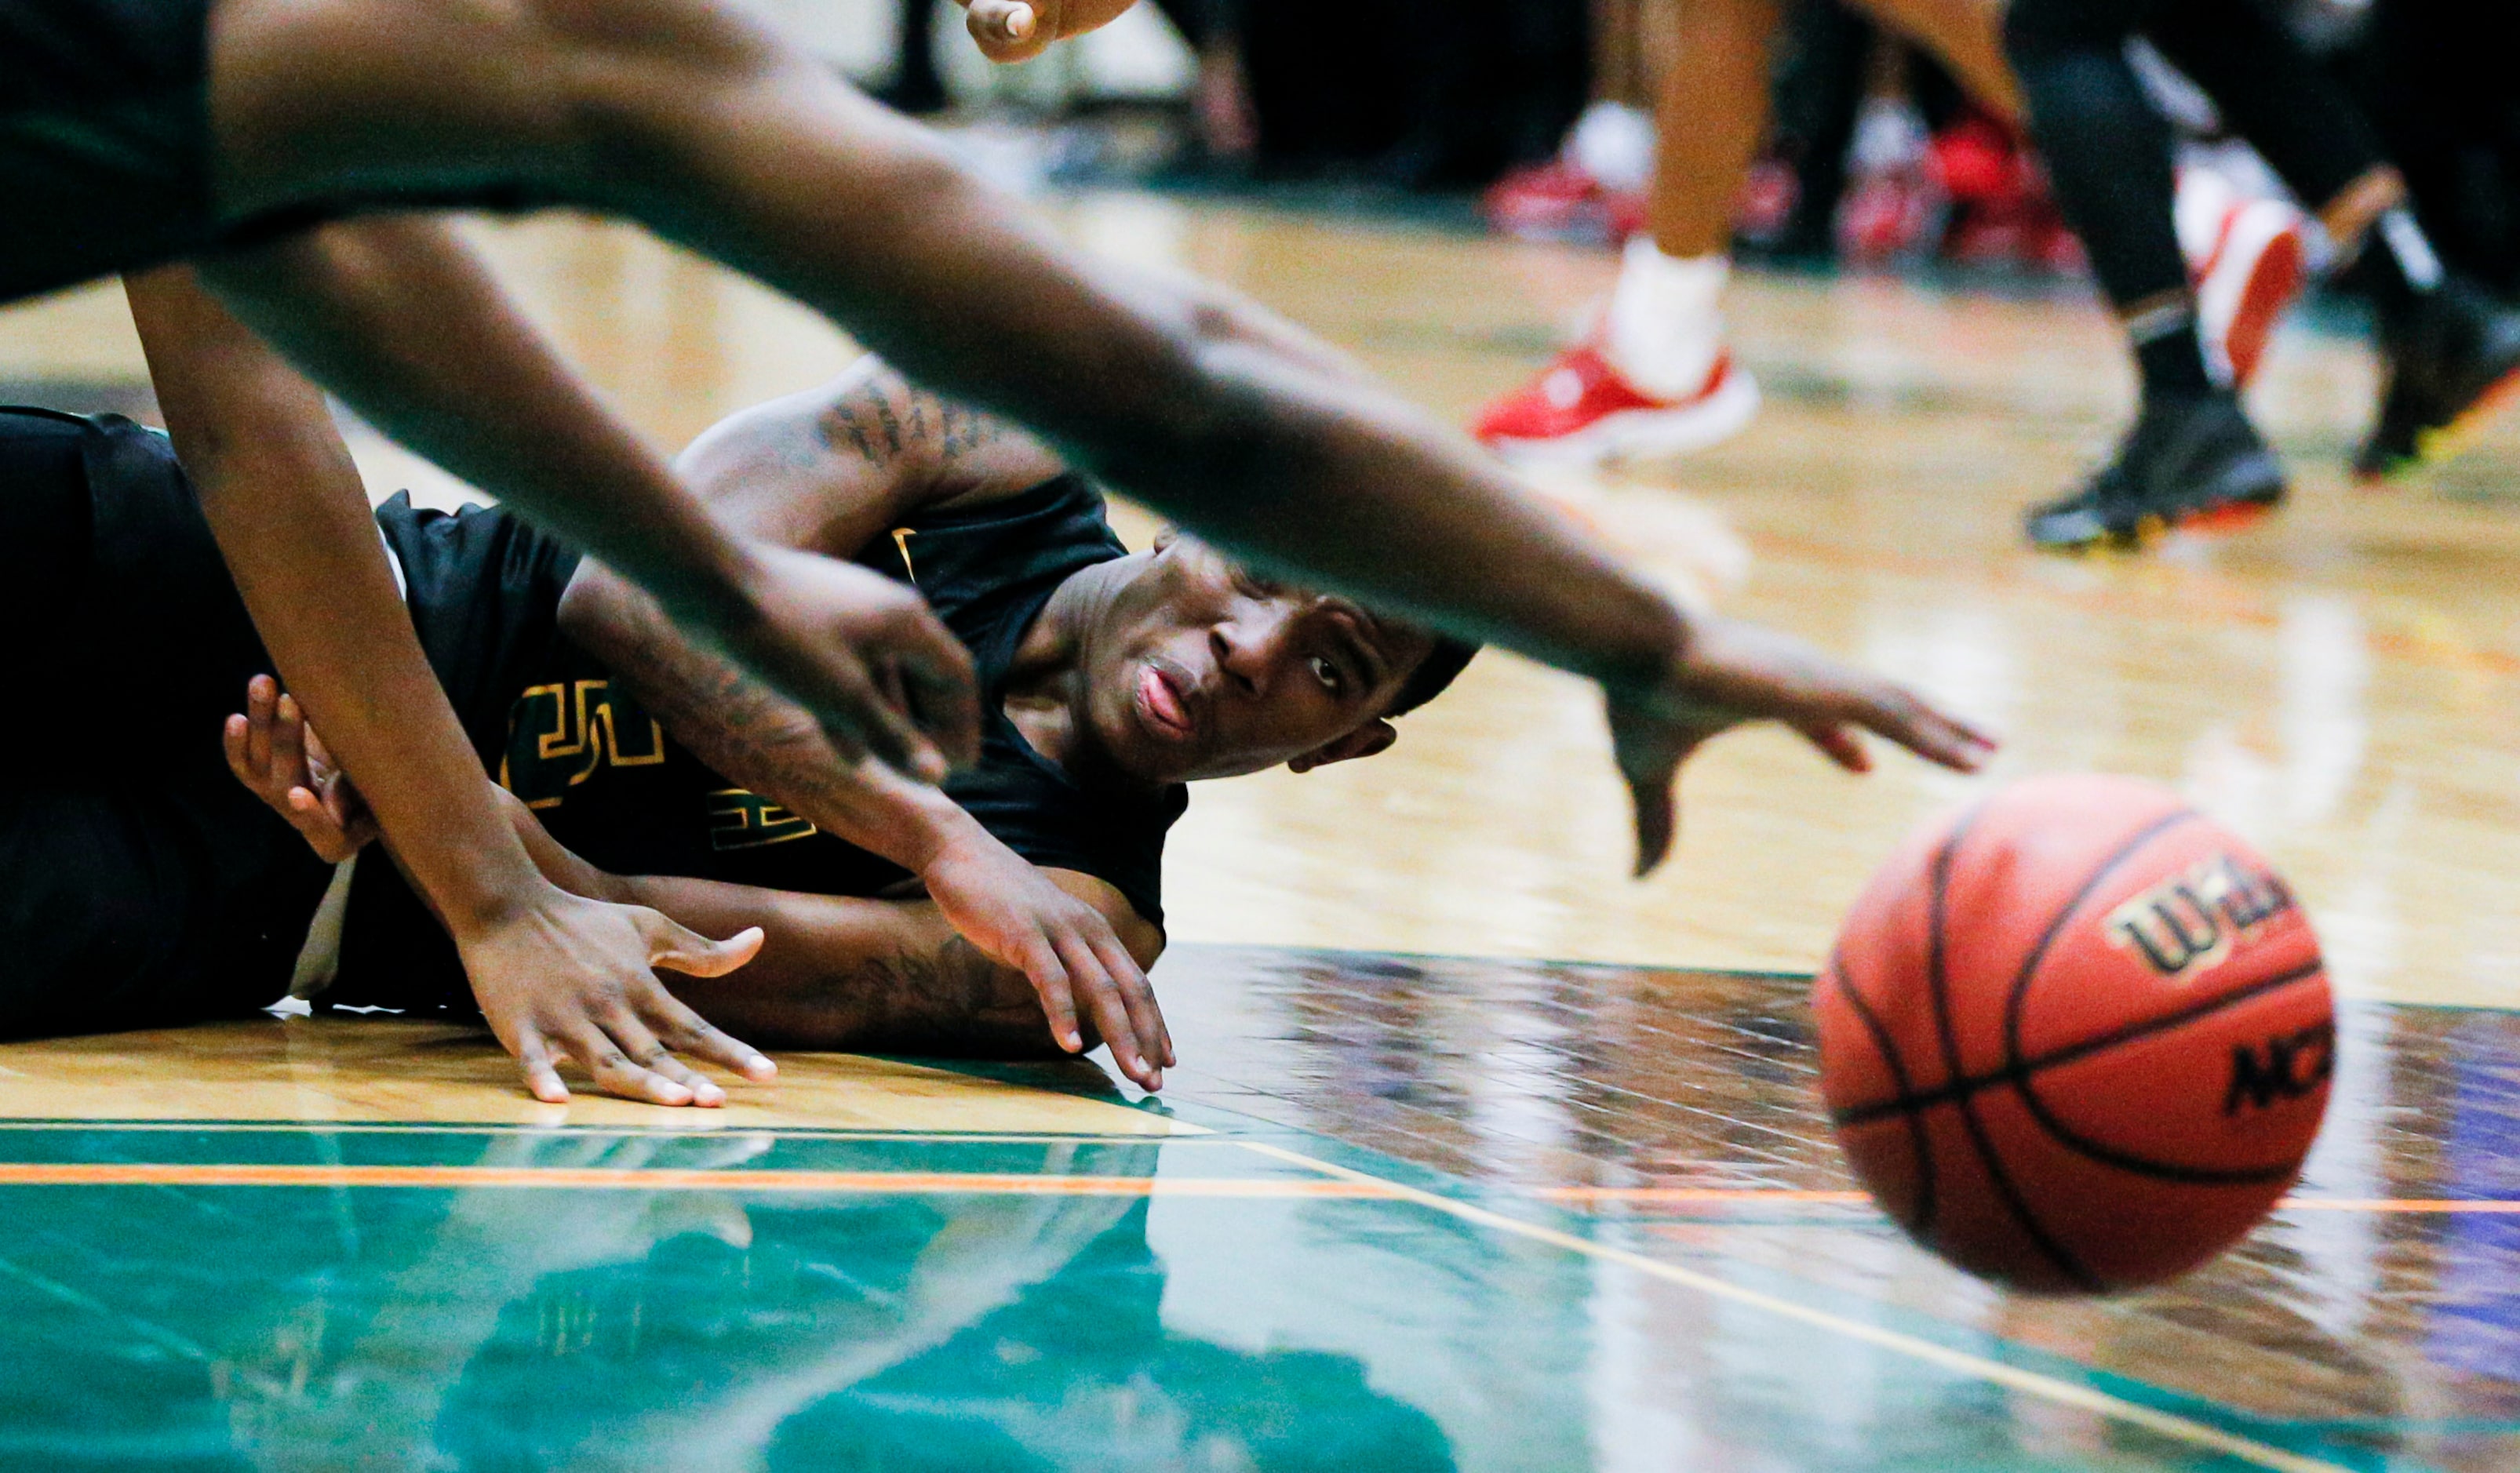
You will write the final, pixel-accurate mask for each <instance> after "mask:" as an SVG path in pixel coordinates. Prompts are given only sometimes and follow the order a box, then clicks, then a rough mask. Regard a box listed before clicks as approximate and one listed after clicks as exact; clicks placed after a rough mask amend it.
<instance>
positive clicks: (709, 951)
mask: <svg viewBox="0 0 2520 1473" xmlns="http://www.w3.org/2000/svg"><path fill="white" fill-rule="evenodd" d="M639 928H640V932H641V934H642V935H644V936H646V937H647V939H648V964H649V965H651V966H664V967H671V968H672V969H674V970H675V971H678V972H683V973H685V974H687V975H690V976H694V977H723V976H725V975H726V974H727V973H728V972H731V971H734V970H735V969H736V968H737V967H739V966H742V965H743V964H744V963H745V962H747V961H749V960H752V959H753V958H755V957H757V956H759V955H761V941H762V930H761V927H759V926H757V925H755V926H746V927H744V928H743V929H742V930H741V931H738V932H736V933H735V934H734V935H732V936H729V937H728V938H726V939H725V940H724V941H711V940H710V939H708V938H707V937H706V936H703V935H701V934H700V933H699V932H697V931H695V930H693V929H692V928H691V927H690V926H687V925H684V924H683V923H682V922H680V921H678V920H675V919H673V918H672V917H670V916H668V915H665V914H663V913H662V912H659V911H650V910H645V909H642V910H641V911H640V912H639Z"/></svg>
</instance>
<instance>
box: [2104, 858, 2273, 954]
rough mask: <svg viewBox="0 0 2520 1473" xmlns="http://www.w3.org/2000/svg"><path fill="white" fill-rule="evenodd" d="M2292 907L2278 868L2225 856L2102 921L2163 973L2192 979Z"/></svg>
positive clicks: (2151, 891) (2122, 944)
mask: <svg viewBox="0 0 2520 1473" xmlns="http://www.w3.org/2000/svg"><path fill="white" fill-rule="evenodd" d="M2292 908H2293V898H2292V892H2291V891H2290V890H2288V889H2286V888H2284V882H2283V881H2282V880H2280V879H2278V878H2276V877H2275V876H2274V874H2273V873H2272V872H2265V873H2252V872H2250V871H2249V870H2246V869H2244V868H2242V867H2241V864H2240V862H2239V861H2238V860H2237V859H2234V858H2233V857H2231V856H2230V855H2228V854H2218V855H2216V856H2215V857H2214V858H2212V859H2209V860H2206V861H2204V862H2203V863H2202V864H2199V865H2196V866H2194V867H2192V868H2190V869H2188V870H2185V871H2183V872H2182V873H2179V874H2174V875H2172V876H2171V877H2170V878H2168V879H2165V880H2163V881H2161V882H2160V883H2158V884H2156V885H2154V886H2153V887H2152V888H2150V889H2148V890H2146V891H2144V892H2143V893H2142V894H2140V895H2138V896H2136V897H2135V898H2134V899H2132V900H2130V901H2128V902H2127V903H2126V904H2124V905H2122V906H2119V907H2118V908H2117V909H2116V910H2114V911H2111V912H2110V913H2109V915H2108V918H2107V919H2106V920H2105V921H2103V922H2102V925H2103V927H2104V928H2105V930H2106V932H2107V935H2108V938H2109V940H2110V941H2111V942H2112V943H2114V944H2115V945H2116V946H2118V947H2119V948H2121V949H2123V950H2125V951H2129V952H2133V953H2134V954H2135V955H2136V956H2137V957H2138V958H2139V959H2141V960H2142V961H2143V964H2144V965H2145V966H2147V967H2150V968H2151V969H2152V970H2153V972H2154V973H2155V974H2156V975H2158V976H2161V977H2164V978H2167V979H2170V980H2173V981H2185V980H2187V979H2188V978H2191V977H2193V976H2195V975H2196V974H2197V973H2199V972H2202V971H2205V970H2207V969H2208V968H2210V967H2212V966H2214V965H2215V964H2217V963H2218V962H2220V961H2222V960H2223V959H2224V958H2226V957H2228V956H2229V955H2230V954H2231V949H2232V947H2234V946H2235V945H2237V944H2238V943H2240V942H2241V941H2244V940H2246V939H2248V937H2249V936H2250V935H2251V934H2253V933H2255V932H2256V931H2257V930H2258V929H2259V928H2260V927H2262V926H2264V925H2265V924H2266V923H2267V922H2268V921H2270V920H2273V919H2274V918H2275V917H2276V916H2278V915H2282V914H2283V913H2285V912H2286V911H2289V910H2291V909H2292Z"/></svg>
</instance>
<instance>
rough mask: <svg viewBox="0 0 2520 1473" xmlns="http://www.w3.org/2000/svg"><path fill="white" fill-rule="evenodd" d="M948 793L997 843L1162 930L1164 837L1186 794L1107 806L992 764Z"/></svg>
mask: <svg viewBox="0 0 2520 1473" xmlns="http://www.w3.org/2000/svg"><path fill="white" fill-rule="evenodd" d="M946 791H947V792H948V793H949V794H951V795H952V796H953V798H954V800H955V801H956V802H958V803H960V804H962V805H963V808H964V810H965V811H966V812H967V813H969V814H970V815H971V817H972V818H974V819H977V820H979V822H980V826H981V827H983V828H985V829H987V830H988V831H989V833H990V835H991V836H992V837H994V838H996V839H997V841H998V842H999V843H1002V844H1004V845H1006V846H1007V847H1008V848H1009V849H1012V850H1013V851H1014V852H1015V853H1017V854H1019V855H1022V856H1023V857H1024V858H1025V859H1026V860H1029V861H1031V862H1032V863H1033V864H1036V865H1039V866H1041V867H1042V868H1044V869H1048V870H1075V871H1076V872H1078V873H1080V874H1090V875H1093V876H1094V877H1095V878H1096V879H1099V880H1101V881H1102V882H1103V883H1104V884H1107V885H1109V886H1110V887H1111V888H1112V889H1114V890H1117V891H1119V892H1120V894H1121V895H1122V896H1123V897H1125V898H1126V899H1127V900H1128V902H1129V907H1130V909H1132V910H1134V911H1136V912H1137V913H1138V915H1141V916H1142V917H1144V918H1145V919H1146V921H1147V923H1148V924H1149V925H1151V926H1154V927H1155V928H1156V929H1158V930H1160V929H1162V927H1163V923H1164V906H1163V859H1164V834H1165V831H1166V830H1168V829H1169V828H1170V827H1171V826H1172V824H1173V821H1174V820H1175V819H1177V818H1179V817H1180V816H1181V814H1182V810H1183V808H1184V807H1185V806H1187V797H1186V794H1185V793H1184V792H1183V790H1182V789H1181V788H1179V787H1173V788H1169V789H1167V790H1166V791H1165V792H1164V793H1163V794H1161V795H1160V796H1159V797H1158V798H1156V799H1153V800H1149V801H1138V800H1132V799H1126V798H1122V799H1104V798H1101V797H1098V796H1096V795H1093V794H1089V793H1085V792H1082V791H1079V790H1078V789H1077V788H1075V787H1073V786H1071V785H1069V784H1067V783H1065V782H1063V781H1057V780H1056V779H1054V778H1052V777H1051V776H1050V775H1049V774H1047V773H1040V772H1036V771H1033V770H1031V769H1029V768H1027V767H1012V768H1010V767H1005V766H1000V765H998V764H994V763H993V764H988V765H985V766H983V767H981V768H980V769H979V770H978V771H976V772H972V773H969V774H967V775H965V776H963V777H960V778H957V779H955V780H954V781H952V782H950V783H948V784H947V786H946Z"/></svg>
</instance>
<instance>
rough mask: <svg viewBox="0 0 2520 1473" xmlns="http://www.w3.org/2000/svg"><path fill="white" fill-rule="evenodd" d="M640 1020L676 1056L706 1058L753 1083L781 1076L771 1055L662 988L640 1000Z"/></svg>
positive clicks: (765, 1082) (765, 1081)
mask: <svg viewBox="0 0 2520 1473" xmlns="http://www.w3.org/2000/svg"><path fill="white" fill-rule="evenodd" d="M639 1017H640V1020H641V1021H642V1022H644V1023H646V1024H647V1025H648V1027H649V1028H650V1029H652V1030H653V1031H654V1033H655V1035H656V1037H657V1038H658V1039H660V1040H662V1041H663V1042H664V1044H665V1045H666V1047H668V1048H670V1049H673V1050H674V1051H675V1052H677V1053H688V1054H690V1055H691V1056H692V1057H694V1058H704V1059H707V1060H708V1061H709V1062H710V1063H712V1064H716V1065H718V1066H719V1067H720V1068H724V1069H732V1070H734V1071H735V1072H736V1073H738V1074H741V1075H742V1076H743V1077H744V1078H746V1079H748V1080H751V1081H752V1082H753V1083H754V1084H767V1083H768V1082H770V1081H771V1080H773V1079H776V1078H778V1077H779V1066H778V1065H777V1064H774V1063H772V1062H771V1061H770V1058H769V1055H767V1054H765V1053H763V1052H762V1051H761V1050H760V1049H755V1048H753V1047H752V1046H751V1045H750V1044H747V1043H745V1042H743V1041H742V1039H739V1038H737V1037H735V1036H734V1035H732V1034H730V1033H727V1032H726V1031H725V1030H723V1029H721V1028H719V1027H718V1026H717V1025H716V1024H714V1023H712V1022H710V1021H709V1020H708V1019H706V1018H704V1017H701V1016H700V1015H699V1014H698V1013H697V1012H694V1011H693V1010H692V1008H691V1004H687V1003H685V1002H684V1001H683V1000H682V999H680V998H677V997H675V996H674V995H673V994H672V993H669V992H667V991H665V989H663V988H662V987H658V988H656V989H654V992H653V995H652V996H648V997H643V998H641V999H640V1000H639Z"/></svg>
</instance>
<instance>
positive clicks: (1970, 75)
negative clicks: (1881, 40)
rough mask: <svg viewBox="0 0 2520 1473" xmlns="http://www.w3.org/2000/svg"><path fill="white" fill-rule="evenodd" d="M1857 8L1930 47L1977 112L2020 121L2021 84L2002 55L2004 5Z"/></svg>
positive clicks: (1867, 3)
mask: <svg viewBox="0 0 2520 1473" xmlns="http://www.w3.org/2000/svg"><path fill="white" fill-rule="evenodd" d="M1859 8H1860V9H1862V10H1864V11H1866V12H1867V13H1868V14H1869V15H1871V17H1872V18H1873V19H1874V20H1876V21H1879V22H1881V23H1882V24H1884V25H1887V26H1889V27H1890V28H1891V29H1893V30H1896V31H1898V32H1899V33H1901V34H1902V35H1905V36H1907V37H1908V38H1909V39H1910V40H1913V41H1916V42H1920V43H1922V44H1923V45H1925V46H1927V47H1930V48H1931V49H1932V50H1933V52H1934V54H1935V55H1936V56H1937V57H1940V58H1941V59H1942V63H1943V65H1944V66H1945V67H1950V68H1951V72H1952V75H1953V77H1954V78H1956V79H1957V80H1958V82H1959V84H1960V86H1961V87H1962V88H1964V89H1966V90H1967V92H1968V95H1969V97H1970V99H1971V100H1972V101H1974V102H1976V103H1977V104H1978V105H1979V106H1980V107H1982V108H1985V109H1986V110H1987V111H1989V112H1993V113H1995V114H1996V115H1997V116H1998V117H2001V118H2003V120H2004V121H2006V122H2018V121H2019V120H2020V119H2021V114H2022V103H2021V85H2020V83H2019V82H2018V81H2016V80H2015V79H2014V77H2013V75H2012V64H2011V63H2010V62H2009V61H2007V60H2005V58H2004V55H2003V0H1859Z"/></svg>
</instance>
